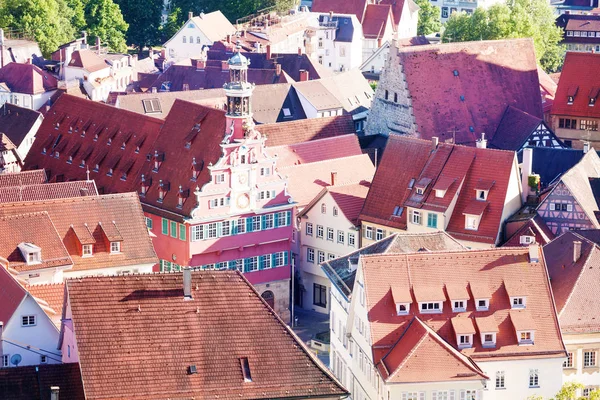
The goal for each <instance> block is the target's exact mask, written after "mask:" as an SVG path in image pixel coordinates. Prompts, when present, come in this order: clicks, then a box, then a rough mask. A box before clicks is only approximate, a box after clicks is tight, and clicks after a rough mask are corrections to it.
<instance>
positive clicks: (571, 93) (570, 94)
mask: <svg viewBox="0 0 600 400" xmlns="http://www.w3.org/2000/svg"><path fill="white" fill-rule="evenodd" d="M578 33H579V32H575V36H579V35H578ZM578 91H579V86H571V87H569V88H568V89H567V104H568V105H573V102H574V101H575V96H577V92H578Z"/></svg>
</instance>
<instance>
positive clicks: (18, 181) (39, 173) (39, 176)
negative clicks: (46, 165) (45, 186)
mask: <svg viewBox="0 0 600 400" xmlns="http://www.w3.org/2000/svg"><path fill="white" fill-rule="evenodd" d="M44 182H46V172H45V171H44V170H43V169H36V170H33V171H21V172H14V173H4V174H0V188H6V187H11V186H24V185H37V184H40V183H44Z"/></svg>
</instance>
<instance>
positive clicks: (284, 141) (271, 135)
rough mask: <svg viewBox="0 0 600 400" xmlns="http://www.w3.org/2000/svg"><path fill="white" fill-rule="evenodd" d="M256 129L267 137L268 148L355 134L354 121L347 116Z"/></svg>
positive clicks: (312, 119) (262, 126) (285, 123)
mask: <svg viewBox="0 0 600 400" xmlns="http://www.w3.org/2000/svg"><path fill="white" fill-rule="evenodd" d="M256 129H257V130H258V131H259V132H260V133H261V134H262V135H263V136H266V137H267V146H269V147H273V146H282V145H290V144H294V143H302V142H307V141H310V140H317V139H324V138H328V137H336V136H342V135H348V134H355V133H356V129H355V127H354V120H353V119H352V116H351V115H349V114H347V115H338V116H335V117H324V118H311V119H302V120H298V121H292V122H280V123H276V124H263V125H260V126H257V127H256Z"/></svg>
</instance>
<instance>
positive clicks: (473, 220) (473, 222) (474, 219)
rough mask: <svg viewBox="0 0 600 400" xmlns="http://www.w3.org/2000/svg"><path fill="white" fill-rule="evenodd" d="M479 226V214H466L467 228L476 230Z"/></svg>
mask: <svg viewBox="0 0 600 400" xmlns="http://www.w3.org/2000/svg"><path fill="white" fill-rule="evenodd" d="M478 228H479V216H478V215H465V229H468V230H470V231H476V230H477V229H478Z"/></svg>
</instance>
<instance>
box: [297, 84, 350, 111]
mask: <svg viewBox="0 0 600 400" xmlns="http://www.w3.org/2000/svg"><path fill="white" fill-rule="evenodd" d="M296 93H297V94H298V99H300V104H301V105H302V109H303V110H304V114H305V115H306V118H323V117H334V116H336V115H342V114H343V113H344V109H343V108H342V106H341V104H340V106H339V107H336V108H328V109H323V108H318V107H316V106H315V105H314V104H312V103H311V102H310V100H309V99H307V98H306V97H305V96H304V95H303V94H302V92H301V91H300V90H297V89H296Z"/></svg>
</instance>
